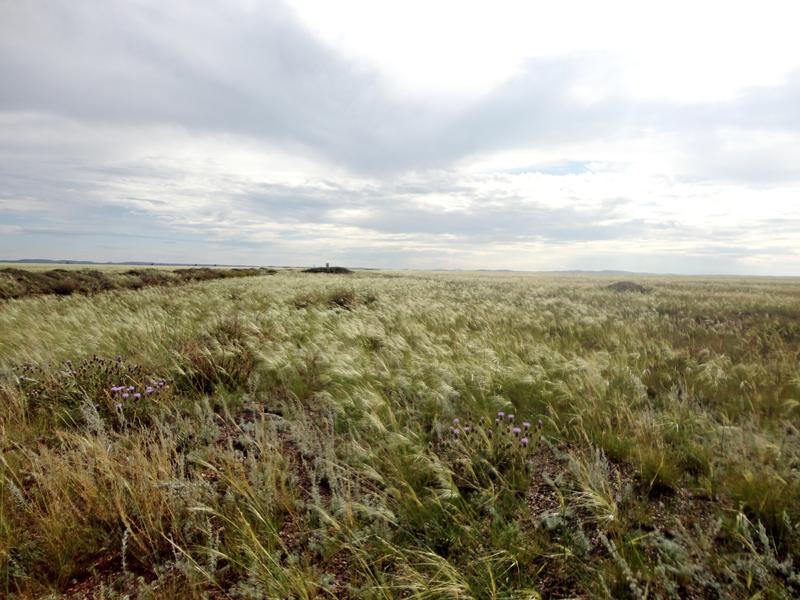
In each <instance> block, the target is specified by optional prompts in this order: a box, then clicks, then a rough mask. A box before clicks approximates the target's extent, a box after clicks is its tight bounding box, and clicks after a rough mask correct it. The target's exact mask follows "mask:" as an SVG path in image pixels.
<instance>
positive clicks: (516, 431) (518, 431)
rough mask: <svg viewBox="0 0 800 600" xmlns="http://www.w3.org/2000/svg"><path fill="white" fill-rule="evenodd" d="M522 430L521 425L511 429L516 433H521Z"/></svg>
mask: <svg viewBox="0 0 800 600" xmlns="http://www.w3.org/2000/svg"><path fill="white" fill-rule="evenodd" d="M521 431H522V430H521V429H520V428H519V427H514V429H512V430H511V433H513V434H514V435H519V434H520V432H521Z"/></svg>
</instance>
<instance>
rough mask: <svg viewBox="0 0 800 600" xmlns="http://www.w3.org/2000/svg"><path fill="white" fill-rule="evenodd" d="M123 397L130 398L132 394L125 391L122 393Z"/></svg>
mask: <svg viewBox="0 0 800 600" xmlns="http://www.w3.org/2000/svg"><path fill="white" fill-rule="evenodd" d="M122 397H123V398H128V397H130V394H129V393H128V392H125V393H123V394H122Z"/></svg>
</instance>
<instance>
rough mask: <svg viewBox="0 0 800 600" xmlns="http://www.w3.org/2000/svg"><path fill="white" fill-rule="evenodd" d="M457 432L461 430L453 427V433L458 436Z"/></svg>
mask: <svg viewBox="0 0 800 600" xmlns="http://www.w3.org/2000/svg"><path fill="white" fill-rule="evenodd" d="M459 433H461V430H460V429H459V428H458V427H453V435H454V436H456V437H458V434H459Z"/></svg>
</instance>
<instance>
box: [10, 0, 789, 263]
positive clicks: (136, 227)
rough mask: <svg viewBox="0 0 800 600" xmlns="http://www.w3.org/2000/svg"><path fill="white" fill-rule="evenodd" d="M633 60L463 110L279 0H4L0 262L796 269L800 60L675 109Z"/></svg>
mask: <svg viewBox="0 0 800 600" xmlns="http://www.w3.org/2000/svg"><path fill="white" fill-rule="evenodd" d="M618 59H619V57H618V56H616V55H614V54H613V53H611V52H606V51H604V52H601V53H590V52H588V51H587V50H586V49H585V48H581V49H578V50H575V51H571V52H560V53H557V54H552V55H547V56H538V57H533V58H531V57H528V58H526V59H524V60H520V62H519V64H518V65H517V68H516V69H515V70H513V74H510V75H508V76H507V77H505V78H504V79H503V80H502V81H500V82H499V83H497V82H495V85H494V87H492V88H490V89H486V90H484V91H483V93H481V94H473V95H471V96H469V97H468V98H467V97H465V98H463V99H461V101H454V100H453V99H452V97H449V96H442V97H441V98H439V97H437V96H436V95H435V94H431V95H429V96H428V97H426V98H422V97H420V96H415V95H403V94H400V93H397V90H395V89H393V87H392V86H391V85H387V82H386V76H385V73H381V72H380V71H379V70H378V68H377V67H376V66H375V65H371V64H369V63H366V62H364V61H357V60H355V59H353V58H352V57H348V56H346V55H344V54H342V53H340V52H338V51H337V50H336V49H335V47H334V46H333V45H331V44H329V43H324V42H322V41H320V39H319V38H318V37H317V36H316V35H315V34H314V33H312V31H311V30H309V29H307V28H306V26H305V25H304V24H303V23H302V22H301V21H300V20H299V19H298V17H297V16H296V15H295V13H294V12H293V11H292V10H291V9H290V8H288V7H287V6H286V5H285V4H284V3H282V2H278V1H277V0H272V1H268V2H265V3H250V2H244V1H242V2H221V1H219V0H218V1H212V2H209V3H203V4H201V5H198V4H197V3H194V2H188V1H186V2H170V3H161V4H157V3H149V2H141V3H128V2H121V1H113V0H112V1H106V2H100V1H95V2H84V3H78V4H76V3H69V2H66V1H63V0H62V1H55V2H47V3H45V2H43V1H35V0H34V1H31V2H26V3H11V2H8V3H3V4H2V5H0V214H2V215H3V216H0V228H2V231H3V234H4V237H3V240H2V242H0V253H2V254H5V255H6V256H24V255H29V253H30V252H31V251H32V250H31V248H34V247H35V244H39V245H42V244H50V247H51V248H52V249H51V252H55V251H56V250H55V249H58V252H59V254H61V253H62V252H63V251H64V250H63V249H64V248H71V249H72V250H70V251H71V252H74V253H75V255H74V256H73V257H74V258H98V256H97V254H98V253H104V256H103V257H105V256H107V257H109V258H116V259H120V258H136V257H142V258H145V259H151V260H165V259H167V258H168V257H173V258H174V259H178V258H182V259H186V257H189V258H191V257H192V256H202V257H203V259H202V260H205V261H208V262H220V261H221V260H222V259H219V260H215V258H216V257H227V260H230V261H232V260H238V261H241V262H247V263H253V262H283V263H293V264H294V263H296V262H297V261H308V260H315V257H318V256H320V255H323V254H325V255H328V254H333V255H335V256H337V257H339V258H341V259H342V260H345V259H346V260H348V261H360V262H361V264H368V265H375V266H427V267H435V266H449V267H470V266H474V267H482V268H486V267H498V268H503V267H516V268H559V265H560V266H561V267H564V268H568V267H573V268H580V266H581V265H590V264H591V265H597V261H599V260H601V259H604V260H608V261H609V264H608V265H605V266H604V265H597V266H598V267H601V268H605V267H606V266H607V267H609V268H619V267H620V265H622V264H629V265H644V266H646V267H647V269H648V270H658V269H657V268H656V267H654V266H653V265H659V264H660V265H661V267H660V268H662V269H664V270H676V268H673V265H681V266H680V269H689V268H690V265H691V261H690V260H689V259H686V257H687V256H691V257H694V258H695V259H696V260H699V261H701V267H698V268H704V269H707V270H710V269H711V268H712V267H713V268H717V267H718V268H720V269H722V268H723V267H724V269H725V270H727V271H731V272H733V271H736V269H742V270H746V269H750V268H753V264H756V263H758V269H768V267H764V266H763V264H762V263H760V262H758V261H759V260H761V261H764V263H765V262H766V261H767V258H765V257H771V258H772V259H774V264H775V265H781V266H780V267H779V268H780V269H786V268H789V267H785V265H787V264H790V258H787V257H794V256H795V255H796V249H797V248H798V247H800V239H799V238H800V220H799V219H800V212H798V211H799V210H800V209H798V208H797V203H796V197H797V193H798V191H800V189H799V188H800V170H799V169H798V168H797V167H796V165H797V164H798V160H800V154H798V148H800V71H795V72H792V73H788V74H787V75H786V78H785V80H784V81H783V82H782V83H779V84H778V83H773V84H770V85H761V86H759V87H749V88H741V89H739V90H738V92H737V93H736V94H733V95H731V96H730V97H726V98H725V99H724V100H720V99H715V100H705V101H697V100H694V101H680V102H679V101H676V100H675V99H674V98H673V99H671V98H669V97H646V96H642V95H639V96H635V95H632V94H630V93H628V90H627V89H626V86H625V73H624V68H625V66H624V64H623V63H622V62H620V61H619V60H618ZM484 66H485V65H484ZM442 77H447V73H442ZM777 222H781V223H783V225H780V226H777V225H776V223H777ZM776 238H777V239H776ZM34 239H35V240H36V242H35V243H34V242H33V241H32V240H34ZM65 239H70V242H69V244H65V243H64V240H65ZM145 239H146V240H151V241H152V242H153V243H148V244H147V245H142V244H138V243H136V242H135V240H145ZM45 247H47V246H45ZM737 248H739V249H740V251H738V252H737V251H735V249H737ZM553 252H558V255H557V256H555V257H554V256H553V255H552V253H553ZM36 253H37V254H40V252H36ZM81 253H82V255H81V256H79V255H78V254H81ZM548 253H549V254H548ZM144 255H147V256H144ZM626 256H627V257H628V258H627V259H626V258H625V257H626ZM642 256H645V258H642ZM648 256H649V257H650V258H647V257H648ZM545 257H546V258H545ZM669 257H674V259H675V261H676V262H674V263H670V258H669ZM703 257H705V258H703ZM101 258H102V257H101ZM198 260H200V259H199V258H198ZM626 261H627V262H626ZM190 262H195V261H191V260H190ZM702 265H706V267H702ZM692 268H693V267H692ZM795 270H796V269H795Z"/></svg>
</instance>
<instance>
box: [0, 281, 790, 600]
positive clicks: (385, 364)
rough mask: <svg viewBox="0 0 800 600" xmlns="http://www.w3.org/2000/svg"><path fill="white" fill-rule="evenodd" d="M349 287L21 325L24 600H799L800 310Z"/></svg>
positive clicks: (5, 510) (576, 286)
mask: <svg viewBox="0 0 800 600" xmlns="http://www.w3.org/2000/svg"><path fill="white" fill-rule="evenodd" d="M125 276H127V275H125ZM146 277H152V278H153V279H154V280H155V279H159V278H160V277H161V275H153V274H150V273H148V274H147V275H146ZM342 283H343V279H342V278H341V277H325V276H316V275H308V274H304V273H301V272H281V273H279V274H277V275H275V276H274V277H270V278H249V279H223V280H216V281H207V282H204V283H202V284H198V285H193V286H182V287H170V288H165V287H163V286H160V285H158V284H154V285H152V286H145V287H143V288H142V289H141V290H138V291H115V292H113V293H109V294H98V295H94V296H68V297H55V296H37V297H31V298H25V299H11V300H7V301H5V302H3V303H2V304H0V447H2V458H1V459H0V589H2V590H3V591H2V594H4V595H6V596H9V597H19V598H38V597H49V596H53V595H55V596H58V595H63V596H66V597H68V596H69V595H70V594H81V595H84V596H88V597H97V598H114V597H123V596H125V595H128V596H129V597H135V596H138V597H143V598H148V597H150V598H158V597H167V596H169V597H185V598H202V597H220V598H222V597H228V598H326V597H328V598H333V597H336V598H344V597H350V598H395V597H398V598H401V597H416V598H536V597H542V598H560V597H600V598H644V597H647V598H715V597H718V598H729V597H730V598H792V597H797V595H798V594H799V593H800V575H798V572H797V570H796V565H795V562H796V560H797V553H798V551H800V530H798V523H799V522H800V476H798V473H797V465H798V464H800V435H799V434H798V430H797V427H796V423H797V416H798V413H797V411H798V410H799V408H798V407H799V406H800V370H799V369H800V325H798V323H800V308H798V306H800V304H799V303H798V297H799V296H800V282H798V281H795V280H788V279H785V280H781V279H775V280H767V279H739V280H733V279H709V280H701V279H695V278H656V277H650V278H641V279H637V281H636V283H637V285H643V286H646V287H647V288H648V289H649V290H650V292H649V293H648V294H624V295H621V294H619V293H617V292H615V291H613V290H612V289H608V285H609V283H612V281H609V280H608V279H607V278H603V277H590V276H585V277H571V276H547V277H545V276H537V275H530V276H522V275H495V274H482V275H476V274H465V273H460V274H423V273H406V274H390V273H379V272H356V273H352V274H350V275H348V276H347V282H346V287H342ZM120 387H124V390H119V389H117V388H120ZM112 388H115V389H113V390H112ZM128 388H133V389H132V390H129V389H128ZM149 388H152V391H148V389H149ZM123 394H127V396H125V397H123ZM135 394H140V395H141V397H139V398H135V397H134V395H135ZM498 412H502V413H505V414H503V415H502V416H498ZM509 413H513V414H514V415H515V417H514V421H509V420H508V414H509ZM454 419H458V421H457V422H454ZM495 419H500V422H499V423H495ZM526 422H528V423H530V427H528V426H526V425H525V423H526ZM515 426H518V427H520V431H519V432H515V431H514V429H513V428H514V427H515ZM454 429H457V430H458V431H457V432H455V431H454ZM522 437H525V438H526V439H527V442H525V443H523V442H521V439H522Z"/></svg>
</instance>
